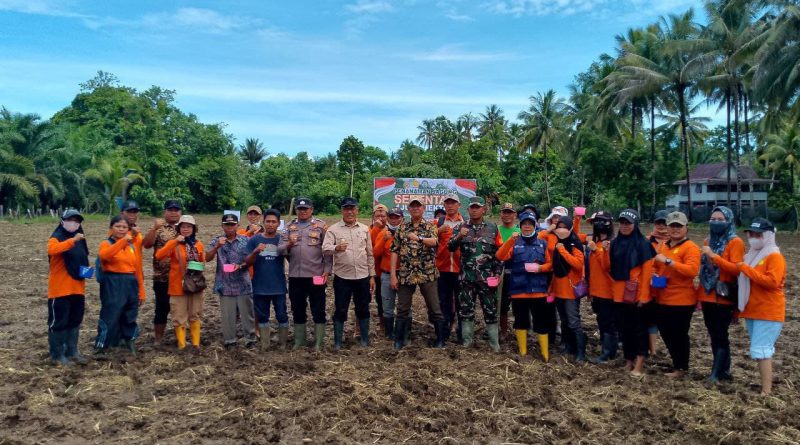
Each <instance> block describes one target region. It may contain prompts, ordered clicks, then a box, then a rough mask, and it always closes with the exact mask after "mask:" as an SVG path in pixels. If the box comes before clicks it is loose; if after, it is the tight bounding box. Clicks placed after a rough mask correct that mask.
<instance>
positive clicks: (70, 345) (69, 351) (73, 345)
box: [64, 328, 89, 365]
mask: <svg viewBox="0 0 800 445" xmlns="http://www.w3.org/2000/svg"><path fill="white" fill-rule="evenodd" d="M66 332H67V341H66V345H65V346H66V349H65V350H64V357H66V359H67V360H70V361H72V362H73V363H77V364H79V365H85V364H87V363H89V360H87V359H86V357H84V356H82V355H81V353H80V351H78V337H79V336H80V332H81V330H80V328H72V329H70V330H68V331H66Z"/></svg>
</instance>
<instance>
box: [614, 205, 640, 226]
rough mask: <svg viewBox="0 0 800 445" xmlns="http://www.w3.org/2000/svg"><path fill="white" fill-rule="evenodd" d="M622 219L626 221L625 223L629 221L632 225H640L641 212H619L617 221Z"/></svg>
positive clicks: (631, 210) (626, 210)
mask: <svg viewBox="0 0 800 445" xmlns="http://www.w3.org/2000/svg"><path fill="white" fill-rule="evenodd" d="M621 219H624V220H625V221H628V222H630V223H631V224H638V223H639V220H640V217H639V212H637V211H636V210H633V209H625V210H623V211H621V212H619V217H618V218H617V220H621Z"/></svg>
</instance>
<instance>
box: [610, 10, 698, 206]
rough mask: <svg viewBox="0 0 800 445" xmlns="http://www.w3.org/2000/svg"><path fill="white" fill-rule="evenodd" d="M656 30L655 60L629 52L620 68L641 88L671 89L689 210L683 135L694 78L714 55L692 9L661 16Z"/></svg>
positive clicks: (685, 140)
mask: <svg viewBox="0 0 800 445" xmlns="http://www.w3.org/2000/svg"><path fill="white" fill-rule="evenodd" d="M655 31H657V32H658V35H659V39H660V40H662V42H663V43H662V44H663V47H662V50H661V51H660V52H661V57H660V58H659V60H658V62H655V61H653V60H650V59H647V58H645V57H642V56H640V55H638V54H634V53H629V54H626V55H625V56H623V58H622V59H623V61H624V63H623V66H621V67H620V68H619V70H620V71H622V72H623V73H624V75H625V76H629V77H630V78H631V79H636V80H638V81H639V82H640V83H641V85H642V88H647V89H651V88H652V89H653V90H656V89H662V90H665V91H669V92H671V94H672V96H673V98H674V100H675V103H674V105H675V108H674V109H675V111H676V113H677V115H678V119H679V121H680V130H681V138H680V139H681V149H682V151H683V163H684V169H685V173H686V188H687V194H688V196H687V198H688V205H689V212H690V213H691V209H692V207H693V206H692V190H691V178H690V177H689V176H690V175H689V141H688V136H687V134H686V129H687V127H688V122H687V118H688V116H689V111H688V106H689V104H690V103H691V100H692V98H693V97H694V95H695V94H697V88H696V86H697V80H698V79H700V78H701V77H702V75H703V74H704V73H705V72H706V71H708V66H709V65H710V62H711V61H712V60H713V56H711V55H709V53H708V49H709V47H710V42H709V41H708V40H706V39H701V38H700V29H699V28H698V27H697V25H695V23H694V12H693V10H691V9H690V10H689V11H687V12H685V13H683V14H679V15H675V14H670V15H669V16H668V17H662V18H661V24H660V25H659V26H658V27H656V28H655Z"/></svg>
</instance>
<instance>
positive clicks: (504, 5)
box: [485, 0, 607, 17]
mask: <svg viewBox="0 0 800 445" xmlns="http://www.w3.org/2000/svg"><path fill="white" fill-rule="evenodd" d="M606 3H607V0H492V1H489V2H487V3H486V4H485V6H486V8H487V9H488V10H490V11H492V12H495V13H498V14H506V15H513V16H516V17H519V16H523V15H536V16H545V15H553V14H562V15H572V14H577V13H581V12H590V11H592V10H593V9H595V8H596V7H597V6H602V5H603V4H606Z"/></svg>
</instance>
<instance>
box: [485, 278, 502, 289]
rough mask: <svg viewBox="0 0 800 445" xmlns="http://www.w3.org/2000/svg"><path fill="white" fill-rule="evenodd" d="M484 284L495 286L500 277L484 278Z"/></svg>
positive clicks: (498, 282)
mask: <svg viewBox="0 0 800 445" xmlns="http://www.w3.org/2000/svg"><path fill="white" fill-rule="evenodd" d="M486 284H488V285H489V287H497V285H498V284H500V278H497V277H489V278H487V279H486Z"/></svg>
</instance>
